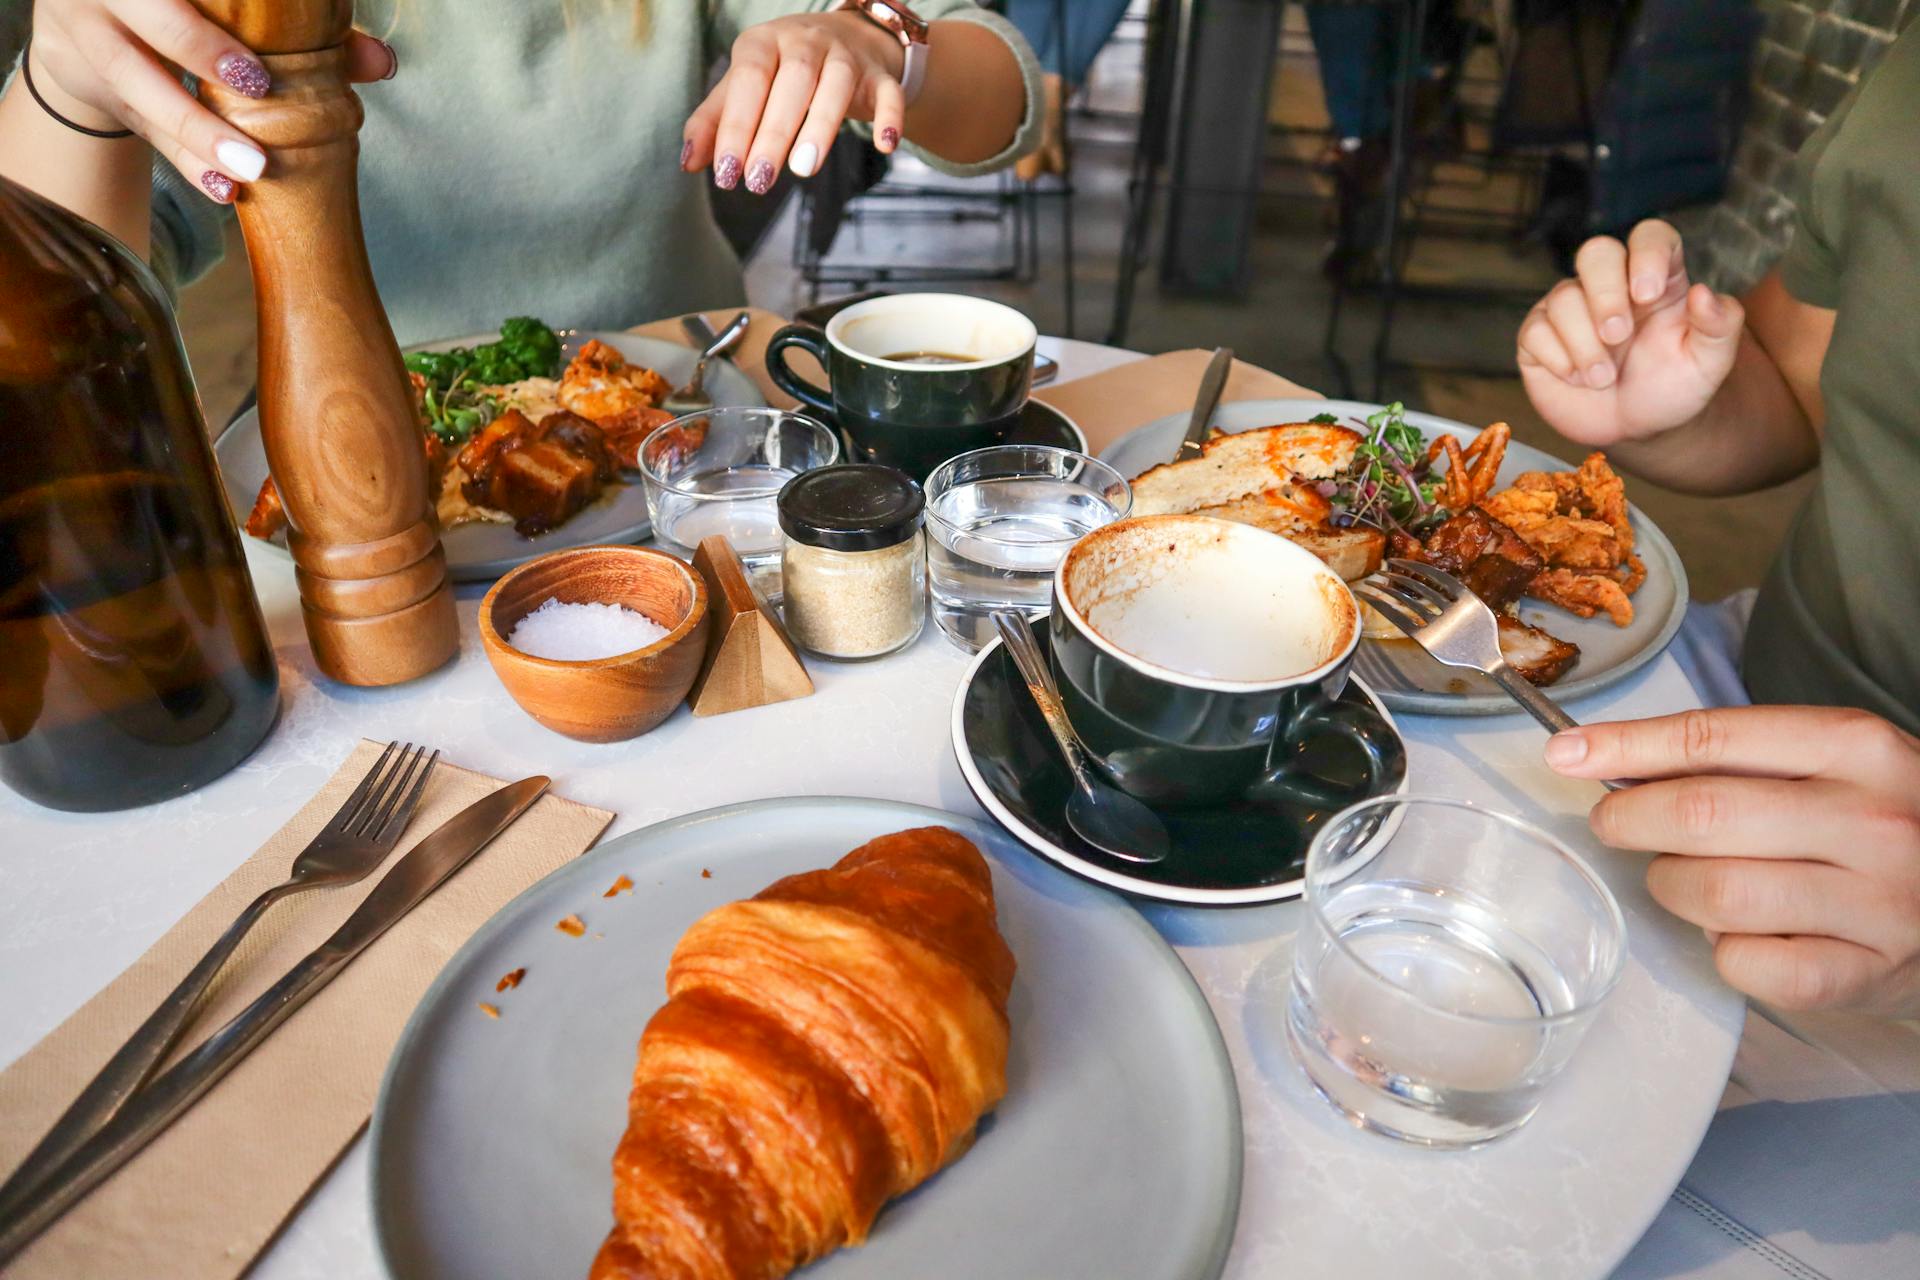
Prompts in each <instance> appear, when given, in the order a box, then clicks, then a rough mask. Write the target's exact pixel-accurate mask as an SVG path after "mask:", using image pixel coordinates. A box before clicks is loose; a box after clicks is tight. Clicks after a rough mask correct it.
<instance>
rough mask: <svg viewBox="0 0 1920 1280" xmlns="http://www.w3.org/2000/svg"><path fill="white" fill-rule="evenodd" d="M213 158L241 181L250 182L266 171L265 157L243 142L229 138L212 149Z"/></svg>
mask: <svg viewBox="0 0 1920 1280" xmlns="http://www.w3.org/2000/svg"><path fill="white" fill-rule="evenodd" d="M213 156H214V159H216V160H218V161H219V162H220V167H221V168H223V169H225V170H226V171H227V172H228V173H230V174H232V175H233V176H234V177H236V178H238V179H240V181H242V182H252V181H253V180H254V179H255V178H257V177H259V176H260V175H261V174H263V173H265V172H266V171H267V157H266V156H265V155H263V154H261V153H260V152H259V151H257V150H255V149H254V148H253V147H250V146H248V145H247V144H246V143H244V142H235V141H233V140H232V139H231V138H229V139H227V140H226V141H225V142H222V143H221V144H220V145H219V146H217V147H215V148H214V149H213Z"/></svg>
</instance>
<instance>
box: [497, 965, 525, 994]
mask: <svg viewBox="0 0 1920 1280" xmlns="http://www.w3.org/2000/svg"><path fill="white" fill-rule="evenodd" d="M526 976H527V971H526V969H524V968H520V969H515V970H514V971H513V972H512V973H510V974H508V975H507V976H506V977H504V978H502V979H500V981H498V982H496V983H494V984H493V989H494V990H495V991H511V990H513V989H514V988H515V987H517V986H519V985H520V979H522V978H524V977H526Z"/></svg>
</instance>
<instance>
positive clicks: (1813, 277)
mask: <svg viewBox="0 0 1920 1280" xmlns="http://www.w3.org/2000/svg"><path fill="white" fill-rule="evenodd" d="M1859 96H1860V90H1859V88H1858V86H1856V87H1855V88H1854V90H1853V92H1852V93H1850V94H1848V95H1847V96H1846V97H1845V98H1844V99H1842V100H1841V103H1840V105H1839V106H1838V107H1836V108H1835V109H1834V112H1833V114H1832V115H1831V116H1828V117H1827V121H1826V123H1825V124H1823V125H1821V126H1820V128H1819V129H1818V130H1816V131H1815V132H1814V134H1813V136H1812V137H1810V138H1808V139H1807V140H1806V142H1805V143H1803V144H1802V145H1801V147H1800V153H1799V154H1798V155H1796V156H1795V157H1794V158H1793V172H1792V174H1791V175H1790V177H1789V179H1788V183H1787V193H1788V197H1789V198H1790V199H1791V200H1792V202H1793V238H1792V239H1791V240H1789V241H1788V242H1787V251H1786V253H1785V254H1783V255H1781V258H1780V281H1781V283H1782V284H1784V285H1786V287H1787V292H1788V293H1790V294H1792V295H1793V296H1794V297H1796V298H1798V299H1799V300H1800V301H1802V302H1804V303H1807V304H1809V305H1810V306H1815V307H1826V308H1827V309H1829V310H1831V309H1833V308H1834V307H1837V306H1839V305H1840V273H1841V271H1842V270H1843V268H1844V267H1845V265H1846V262H1845V258H1846V253H1845V248H1846V245H1845V240H1844V238H1843V232H1844V230H1845V219H1846V193H1845V192H1844V191H1840V190H1837V189H1836V188H1837V186H1838V184H1837V182H1835V181H1832V180H1825V181H1823V180H1822V177H1821V174H1820V161H1821V160H1822V159H1823V158H1824V157H1825V156H1826V153H1827V145H1828V144H1829V143H1830V142H1832V141H1833V137H1834V135H1835V134H1837V133H1838V132H1839V131H1840V130H1841V129H1842V128H1844V127H1845V126H1846V120H1847V116H1848V115H1849V114H1850V113H1851V112H1852V110H1853V104H1854V102H1855V101H1856V100H1857V99H1858V98H1859Z"/></svg>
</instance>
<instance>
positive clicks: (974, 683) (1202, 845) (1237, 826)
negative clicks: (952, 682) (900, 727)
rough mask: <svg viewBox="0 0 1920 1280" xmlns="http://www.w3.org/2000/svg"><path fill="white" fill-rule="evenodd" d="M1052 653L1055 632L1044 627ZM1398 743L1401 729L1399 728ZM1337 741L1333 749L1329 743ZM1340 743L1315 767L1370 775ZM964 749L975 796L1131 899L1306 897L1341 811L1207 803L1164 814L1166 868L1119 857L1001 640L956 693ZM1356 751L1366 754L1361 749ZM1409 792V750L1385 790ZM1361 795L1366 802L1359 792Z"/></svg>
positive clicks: (1034, 845) (1233, 901)
mask: <svg viewBox="0 0 1920 1280" xmlns="http://www.w3.org/2000/svg"><path fill="white" fill-rule="evenodd" d="M1034 632H1035V635H1034V639H1035V640H1037V641H1038V642H1039V644H1040V649H1041V651H1042V652H1043V653H1044V652H1046V649H1047V644H1048V638H1047V629H1046V628H1045V627H1044V626H1036V627H1035V628H1034ZM1341 697H1342V698H1343V699H1351V700H1354V701H1371V702H1372V703H1373V705H1374V707H1375V708H1376V709H1378V710H1379V711H1380V714H1381V717H1382V718H1384V719H1386V720H1387V723H1388V724H1389V725H1392V724H1393V722H1392V719H1391V718H1390V717H1388V716H1387V712H1386V709H1385V708H1384V707H1381V706H1380V702H1379V699H1377V698H1375V697H1374V696H1373V694H1372V693H1371V692H1370V691H1368V690H1367V688H1366V686H1365V685H1363V684H1362V683H1361V682H1360V681H1359V680H1357V679H1349V681H1348V682H1347V688H1346V692H1345V693H1343V694H1342V695H1341ZM1394 731H1395V737H1396V738H1398V732H1399V731H1398V727H1397V726H1394ZM1322 742H1326V743H1328V744H1329V745H1327V746H1325V747H1322V746H1321V745H1320V744H1321V743H1322ZM1336 743H1337V740H1335V739H1323V740H1316V741H1315V743H1314V744H1312V745H1311V746H1310V747H1309V750H1310V751H1315V752H1323V753H1324V758H1316V759H1313V760H1312V761H1311V762H1310V767H1311V768H1312V770H1313V772H1315V773H1316V774H1319V775H1321V776H1323V777H1326V778H1328V779H1330V780H1334V781H1342V780H1350V779H1354V778H1357V777H1359V776H1360V773H1359V770H1360V768H1361V767H1362V766H1361V764H1360V762H1359V761H1358V760H1357V759H1349V758H1348V756H1349V753H1350V752H1351V748H1348V747H1345V746H1343V745H1333V744H1336ZM953 749H954V754H955V756H956V757H957V758H958V760H959V764H960V772H961V774H962V775H964V776H965V778H966V780H967V785H968V786H969V787H970V788H972V790H973V794H974V796H975V798H976V799H978V800H979V801H980V803H981V804H982V805H984V806H985V807H986V809H987V811H988V812H989V813H991V814H992V815H993V816H994V817H995V818H996V819H998V820H999V822H1000V824H1001V825H1002V826H1004V827H1006V828H1007V829H1008V830H1009V831H1011V832H1012V833H1013V834H1014V835H1015V836H1016V837H1017V838H1018V839H1019V840H1020V841H1021V843H1023V844H1025V845H1026V846H1027V847H1028V848H1030V849H1032V850H1034V851H1035V852H1036V853H1038V854H1040V855H1041V856H1042V857H1044V858H1046V859H1047V860H1048V861H1050V862H1053V863H1055V864H1057V865H1059V866H1061V867H1064V868H1065V869H1067V870H1068V871H1071V872H1074V873H1075V874H1077V875H1081V876H1084V877H1086V878H1087V879H1089V880H1095V881H1098V882H1099V883H1101V884H1104V885H1107V886H1109V887H1111V888H1114V889H1119V890H1120V891H1122V892H1123V893H1130V894H1134V895H1136V896H1138V897H1143V898H1155V899H1158V900H1160V901H1162V902H1178V903H1186V904H1197V905H1203V906H1240V905H1246V904H1250V903H1257V902H1277V901H1281V900H1284V899H1287V898H1293V897H1297V896H1298V895H1299V893H1300V885H1301V872H1302V869H1303V867H1304V865H1305V862H1306V856H1307V845H1308V844H1309V843H1310V842H1311V841H1312V839H1313V836H1314V833H1315V832H1316V831H1318V830H1319V829H1320V827H1321V826H1322V825H1323V824H1324V823H1325V822H1326V820H1327V819H1328V818H1329V817H1331V816H1332V815H1333V814H1334V813H1335V812H1337V810H1335V809H1332V808H1314V807H1311V806H1306V805H1299V804H1275V803H1264V804H1263V803H1255V802H1254V801H1253V800H1251V799H1242V800H1237V801H1233V802H1231V803H1229V804H1224V805H1217V806H1212V807H1205V808H1191V809H1171V808H1169V809H1160V810H1156V812H1158V813H1159V814H1160V817H1161V819H1162V820H1163V821H1164V822H1165V823H1166V824H1167V832H1168V834H1169V835H1170V836H1171V837H1172V838H1173V854H1172V856H1171V857H1169V858H1168V859H1167V860H1166V861H1164V862H1160V863H1155V864H1152V865H1149V866H1136V865H1133V864H1123V863H1119V862H1116V861H1114V860H1113V859H1112V858H1109V857H1107V856H1105V855H1103V854H1101V853H1100V852H1098V851H1097V850H1095V849H1093V848H1092V847H1091V846H1089V845H1088V844H1086V843H1085V842H1084V841H1082V840H1081V839H1080V837H1079V836H1077V835H1075V834H1074V833H1073V832H1072V831H1071V830H1069V829H1068V827H1067V821H1066V804H1067V794H1068V791H1069V788H1070V786H1071V781H1070V779H1069V776H1068V774H1067V766H1066V763H1065V762H1064V761H1063V760H1062V759H1061V758H1060V752H1059V749H1058V748H1057V747H1055V746H1054V743H1053V739H1052V738H1051V737H1049V736H1048V734H1047V730H1046V725H1045V724H1044V723H1043V722H1042V721H1041V719H1040V710H1039V708H1038V707H1036V706H1035V705H1034V702H1033V698H1032V696H1031V695H1030V694H1029V693H1028V692H1027V687H1026V685H1025V684H1024V683H1022V682H1021V681H1020V679H1019V677H1018V676H1017V675H1016V674H1015V672H1014V670H1013V663H1012V662H1011V661H1010V660H1009V659H1008V658H1007V656H1006V653H1005V651H1004V650H1003V649H1002V648H1001V646H1000V642H999V641H998V640H995V641H994V642H993V643H992V644H990V645H988V647H987V648H985V649H983V650H981V652H980V656H979V657H978V658H976V659H975V660H974V664H973V666H972V667H971V668H970V669H969V670H968V672H967V677H966V679H965V680H963V681H962V682H961V685H960V691H959V693H958V694H957V695H955V698H954V707H953ZM1351 754H1353V755H1354V756H1357V755H1358V753H1357V752H1351ZM1405 786H1406V752H1405V749H1404V746H1403V747H1402V749H1401V751H1400V753H1399V768H1398V769H1397V770H1396V771H1395V776H1394V777H1393V778H1391V779H1390V780H1389V783H1388V784H1387V785H1384V786H1382V787H1381V788H1380V789H1379V791H1378V792H1376V793H1375V794H1385V793H1391V792H1394V791H1399V790H1402V789H1404V788H1405ZM1355 798H1356V799H1359V798H1361V797H1359V796H1357V795H1356V797H1355Z"/></svg>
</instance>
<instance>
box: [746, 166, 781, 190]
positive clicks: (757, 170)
mask: <svg viewBox="0 0 1920 1280" xmlns="http://www.w3.org/2000/svg"><path fill="white" fill-rule="evenodd" d="M777 172H779V171H778V170H777V169H775V168H774V167H773V161H771V160H767V159H760V160H755V161H754V162H753V168H751V169H749V170H747V190H749V191H751V192H753V194H755V195H757V196H763V195H765V194H767V192H769V191H771V190H773V178H774V175H775V174H776V173H777Z"/></svg>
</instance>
